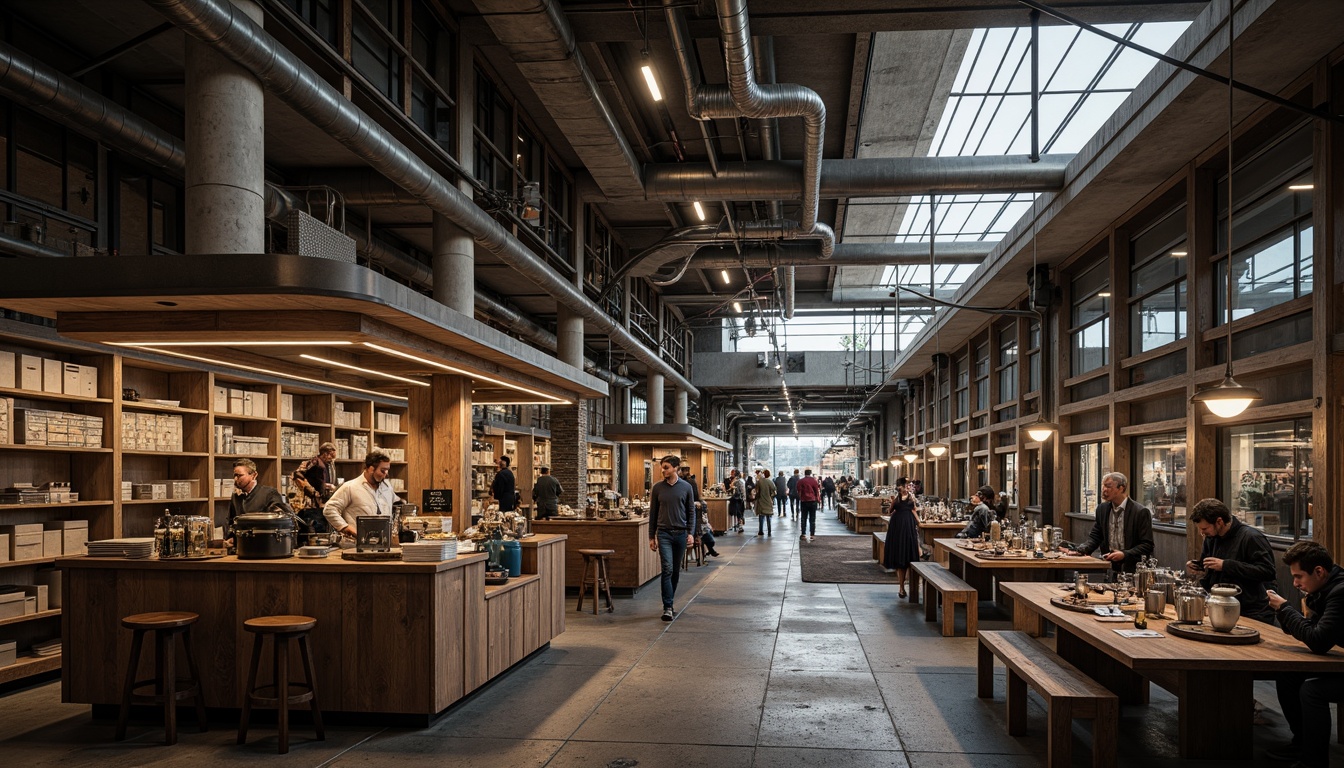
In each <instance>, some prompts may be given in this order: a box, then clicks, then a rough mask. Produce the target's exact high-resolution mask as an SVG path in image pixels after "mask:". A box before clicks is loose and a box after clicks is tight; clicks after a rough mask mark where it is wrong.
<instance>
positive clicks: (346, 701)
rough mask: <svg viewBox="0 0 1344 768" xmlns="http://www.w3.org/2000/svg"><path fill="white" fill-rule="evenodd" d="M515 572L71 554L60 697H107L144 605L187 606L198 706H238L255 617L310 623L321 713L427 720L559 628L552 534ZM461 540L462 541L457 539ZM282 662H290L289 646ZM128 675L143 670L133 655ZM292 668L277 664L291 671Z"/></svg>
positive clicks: (558, 574) (118, 682) (561, 609)
mask: <svg viewBox="0 0 1344 768" xmlns="http://www.w3.org/2000/svg"><path fill="white" fill-rule="evenodd" d="M521 543H522V547H523V552H522V553H523V566H522V575H521V576H519V577H517V578H514V579H510V580H509V583H508V584H506V585H502V586H490V587H487V586H486V585H485V561H486V556H485V555H483V554H474V553H473V554H462V555H459V556H458V558H457V559H455V560H445V561H443V562H439V563H403V562H400V561H389V562H354V561H350V560H342V559H341V557H340V555H339V554H337V553H332V554H331V555H329V556H328V557H327V558H325V559H315V560H306V559H298V558H288V559H284V560H238V559H237V558H235V557H225V558H220V559H216V560H203V561H180V560H178V561H174V560H157V559H151V560H125V559H119V558H93V557H71V558H63V559H60V560H58V561H57V565H58V566H59V567H60V568H62V569H63V570H64V574H63V579H62V581H63V583H62V593H61V594H62V599H63V600H64V601H65V603H64V604H65V605H67V606H70V608H68V609H67V610H66V612H65V617H64V619H65V620H64V622H63V629H62V644H63V646H62V647H63V651H64V655H63V659H62V675H61V691H62V699H63V700H64V701H66V702H70V703H81V704H93V705H94V706H95V711H97V710H98V709H99V708H100V707H99V705H106V706H107V707H109V708H110V709H108V710H106V711H112V712H115V707H116V706H117V705H118V703H119V702H120V700H121V687H122V683H123V676H124V675H125V667H126V659H127V658H129V656H130V645H131V633H130V632H129V631H128V630H124V629H122V628H121V619H122V617H125V616H130V615H131V614H135V613H144V612H147V611H170V610H171V611H191V612H193V613H197V614H200V617H201V618H200V621H199V622H198V623H197V624H196V625H195V626H194V627H193V629H192V646H193V651H194V653H195V656H196V660H197V662H198V663H199V665H200V669H201V675H202V678H203V680H202V687H203V689H204V692H205V703H206V705H207V706H209V707H220V708H234V709H236V708H240V707H241V706H242V697H243V688H244V686H245V685H246V682H247V671H248V670H247V667H248V663H249V661H250V655H249V654H250V652H251V651H250V649H251V639H252V638H251V636H250V635H249V634H248V633H247V632H245V631H244V630H243V622H244V621H245V620H247V619H250V618H253V617H255V616H265V615H276V614H301V615H304V616H312V617H313V618H315V619H317V628H316V629H314V630H313V632H312V634H311V635H310V639H309V642H310V645H311V648H312V652H313V660H314V665H315V666H316V674H317V690H318V695H319V697H320V699H321V702H322V709H323V711H324V712H332V713H377V714H380V715H390V716H393V717H394V718H396V719H405V720H406V721H407V722H410V723H427V722H428V721H430V720H432V719H433V718H434V716H435V715H437V714H439V713H441V712H443V711H444V710H445V709H447V708H448V707H449V706H450V705H452V704H453V703H454V702H456V701H458V700H460V699H461V698H462V697H464V696H466V695H467V694H469V693H471V692H472V691H474V690H476V689H477V688H479V687H481V686H482V685H484V684H485V683H486V682H488V681H489V680H490V679H492V678H494V677H496V676H498V675H499V674H501V673H503V672H504V671H505V670H507V669H508V668H509V667H511V666H513V665H514V664H516V663H517V662H519V661H521V660H522V659H523V658H525V657H526V656H527V655H528V654H530V653H532V652H533V651H535V650H537V649H538V648H541V647H542V646H544V645H546V644H547V643H549V642H550V641H551V639H552V638H554V637H556V636H557V635H559V634H560V633H562V632H564V630H565V595H564V581H563V578H564V575H563V574H564V572H563V568H564V559H565V537H564V536H557V535H545V534H542V535H537V536H534V537H531V538H528V539H523V540H522V542H521ZM465 545H466V546H470V543H469V542H466V543H465ZM294 653H295V655H294V657H293V659H292V660H291V662H290V663H291V665H297V664H298V663H299V662H298V656H297V651H295V652H294ZM144 656H145V658H144V659H143V662H142V666H141V672H140V677H141V678H146V677H149V676H150V675H152V656H153V654H144ZM299 668H301V667H298V666H291V669H299Z"/></svg>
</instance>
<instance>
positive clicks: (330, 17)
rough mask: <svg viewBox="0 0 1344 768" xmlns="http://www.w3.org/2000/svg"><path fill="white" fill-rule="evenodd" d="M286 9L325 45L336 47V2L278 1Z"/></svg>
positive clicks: (315, 0) (314, 0)
mask: <svg viewBox="0 0 1344 768" xmlns="http://www.w3.org/2000/svg"><path fill="white" fill-rule="evenodd" d="M280 2H281V3H283V4H284V5H285V6H286V7H288V8H289V9H290V10H291V11H293V12H294V14H295V15H296V16H298V17H299V18H300V19H302V20H303V23H305V24H307V25H308V26H310V27H312V28H313V29H314V30H315V31H316V32H317V34H319V35H321V36H322V39H323V40H326V41H327V44H328V45H330V46H332V47H333V48H335V47H336V44H337V42H338V41H339V40H340V36H339V35H338V34H337V32H336V18H337V16H338V15H339V8H336V7H335V6H336V5H337V2H336V0H280Z"/></svg>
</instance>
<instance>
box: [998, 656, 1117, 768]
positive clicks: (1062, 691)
mask: <svg viewBox="0 0 1344 768" xmlns="http://www.w3.org/2000/svg"><path fill="white" fill-rule="evenodd" d="M995 656H997V657H999V659H1000V660H1001V661H1003V665H1004V666H1005V667H1007V669H1008V733H1009V734H1010V735H1012V736H1022V735H1025V734H1026V732H1027V688H1028V686H1030V687H1031V688H1032V689H1034V690H1035V691H1036V692H1037V693H1039V694H1040V695H1041V698H1043V699H1045V706H1046V722H1047V726H1046V729H1047V730H1046V759H1045V764H1046V766H1047V767H1048V768H1067V767H1068V766H1069V765H1071V764H1072V748H1073V719H1074V718H1075V717H1077V718H1082V719H1085V720H1086V719H1091V720H1092V766H1093V768H1112V767H1113V766H1114V765H1115V751H1116V720H1117V719H1118V718H1119V716H1120V700H1119V698H1118V697H1117V696H1116V695H1115V694H1114V693H1111V692H1110V691H1108V690H1107V689H1106V688H1105V687H1103V686H1102V685H1101V684H1100V683H1098V682H1097V681H1095V680H1093V679H1092V678H1090V677H1088V676H1087V675H1085V674H1083V673H1082V672H1079V671H1078V668H1077V667H1075V666H1073V665H1072V664H1070V663H1068V662H1067V661H1065V660H1064V659H1061V658H1060V657H1059V656H1058V655H1056V654H1055V652H1054V651H1051V650H1050V649H1049V648H1046V647H1045V646H1044V645H1041V644H1040V643H1038V642H1036V641H1035V640H1033V639H1032V638H1031V636H1030V635H1028V634H1027V633H1025V632H1017V631H1004V632H999V631H987V632H981V633H980V643H979V657H978V660H977V682H976V695H977V696H979V697H980V698H982V699H991V698H993V697H994V657H995Z"/></svg>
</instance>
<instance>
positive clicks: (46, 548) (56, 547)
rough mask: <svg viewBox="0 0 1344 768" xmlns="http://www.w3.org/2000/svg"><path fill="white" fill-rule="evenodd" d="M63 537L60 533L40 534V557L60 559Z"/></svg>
mask: <svg viewBox="0 0 1344 768" xmlns="http://www.w3.org/2000/svg"><path fill="white" fill-rule="evenodd" d="M62 539H63V536H62V534H61V532H60V531H43V532H42V556H43V557H60V556H61V545H62Z"/></svg>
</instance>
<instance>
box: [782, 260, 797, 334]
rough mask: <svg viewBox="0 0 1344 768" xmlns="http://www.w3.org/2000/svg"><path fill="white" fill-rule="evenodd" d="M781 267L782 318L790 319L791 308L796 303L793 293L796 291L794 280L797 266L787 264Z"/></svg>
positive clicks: (792, 308) (795, 281) (791, 316)
mask: <svg viewBox="0 0 1344 768" xmlns="http://www.w3.org/2000/svg"><path fill="white" fill-rule="evenodd" d="M783 269H784V319H785V320H792V319H793V310H794V308H795V307H796V305H797V301H795V295H794V293H795V291H796V288H795V286H796V285H797V280H796V278H797V274H795V272H796V270H797V268H796V267H794V266H793V265H789V266H787V267H783Z"/></svg>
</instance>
